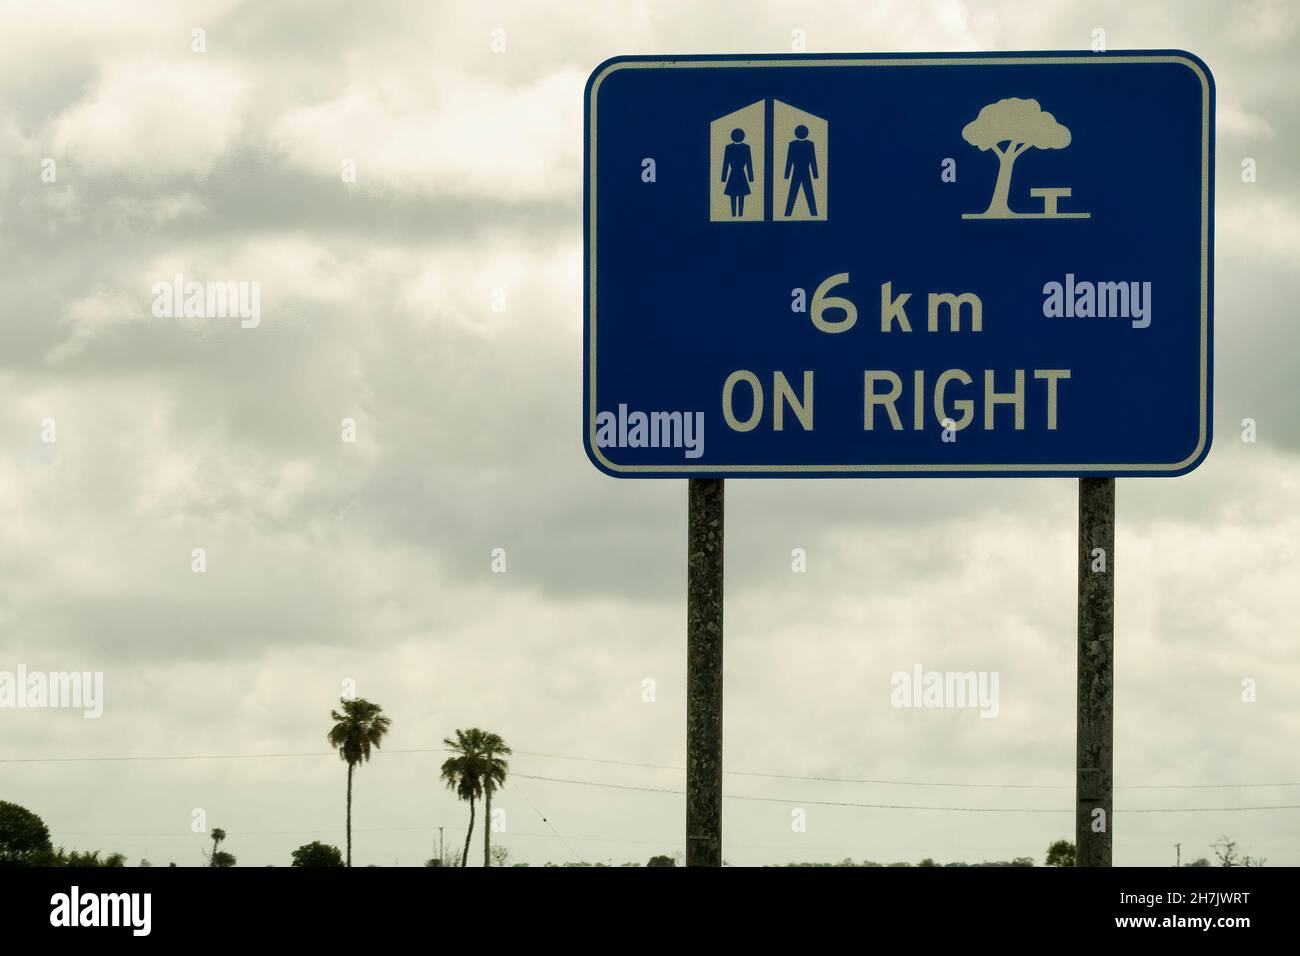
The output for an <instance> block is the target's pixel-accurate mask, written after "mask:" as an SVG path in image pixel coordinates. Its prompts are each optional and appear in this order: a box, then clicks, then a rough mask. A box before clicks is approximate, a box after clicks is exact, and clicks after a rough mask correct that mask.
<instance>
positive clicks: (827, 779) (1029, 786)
mask: <svg viewBox="0 0 1300 956" xmlns="http://www.w3.org/2000/svg"><path fill="white" fill-rule="evenodd" d="M376 752H377V753H380V754H436V753H448V752H449V751H448V749H447V748H445V747H410V748H398V749H390V750H379V751H376ZM514 753H515V754H516V755H517V756H521V757H539V758H544V759H550V760H571V761H576V762H580V763H595V764H605V765H609V766H618V767H637V768H641V769H647V770H671V771H675V772H678V773H684V772H685V770H686V768H685V767H680V766H673V765H670V764H656V763H642V762H637V761H631V760H610V759H606V758H601V757H579V756H573V755H570V754H557V753H547V752H543V751H529V750H515V751H514ZM334 756H336V752H335V751H333V750H308V751H296V752H293V751H284V752H263V753H227V754H126V755H114V756H95V757H0V764H28V763H31V764H40V763H115V762H132V761H164V762H165V761H180V760H256V759H263V758H301V757H334ZM723 773H724V774H726V775H728V776H735V777H764V778H769V779H773V780H804V781H811V782H815V783H851V784H871V785H878V786H891V787H939V788H945V789H947V788H951V789H972V790H1072V789H1074V788H1073V786H1072V785H1069V784H1034V783H946V782H943V781H937V780H889V779H884V778H877V777H832V776H822V775H807V774H792V773H776V772H771V771H759V770H724V771H723ZM1270 787H1300V782H1286V783H1281V782H1279V783H1147V784H1126V785H1117V786H1116V787H1115V789H1116V790H1233V789H1260V788H1270ZM673 792H680V791H673ZM805 802H809V801H805ZM1129 812H1132V811H1129Z"/></svg>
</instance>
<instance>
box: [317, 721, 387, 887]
mask: <svg viewBox="0 0 1300 956" xmlns="http://www.w3.org/2000/svg"><path fill="white" fill-rule="evenodd" d="M339 703H341V704H342V705H343V713H341V714H340V713H339V712H338V711H337V710H331V711H330V719H331V720H333V721H334V726H333V727H331V728H330V732H329V742H330V746H331V747H333V748H334V749H335V750H337V751H338V752H339V759H340V760H345V761H347V765H348V861H347V865H348V866H351V865H352V770H353V768H355V767H356V765H357V764H358V763H362V762H364V761H367V760H369V759H370V748H371V747H375V748H376V749H377V748H378V747H379V746H380V744H381V743H382V741H383V739H384V734H386V733H388V728H389V726H390V725H391V723H392V721H391V720H389V719H388V718H387V717H385V716H384V709H383V708H382V707H380V706H379V705H378V704H372V703H370V701H368V700H363V699H361V698H359V697H358V698H356V699H354V700H347V699H346V698H344V699H341V700H340V701H339Z"/></svg>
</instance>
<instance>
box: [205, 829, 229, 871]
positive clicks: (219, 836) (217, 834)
mask: <svg viewBox="0 0 1300 956" xmlns="http://www.w3.org/2000/svg"><path fill="white" fill-rule="evenodd" d="M225 838H226V831H225V830H223V829H221V827H213V828H212V857H211V859H209V860H208V866H216V865H217V850H218V848H219V847H220V846H221V841H222V840H224V839H225Z"/></svg>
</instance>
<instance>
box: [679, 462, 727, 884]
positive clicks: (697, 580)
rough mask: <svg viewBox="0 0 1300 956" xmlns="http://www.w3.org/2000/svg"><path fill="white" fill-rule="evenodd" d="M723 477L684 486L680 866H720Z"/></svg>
mask: <svg viewBox="0 0 1300 956" xmlns="http://www.w3.org/2000/svg"><path fill="white" fill-rule="evenodd" d="M724 490H725V489H724V488H723V479H721V478H692V479H690V480H689V481H688V482H687V499H688V500H687V523H688V529H687V539H686V540H687V554H686V865H687V866H721V865H722V551H723V494H724Z"/></svg>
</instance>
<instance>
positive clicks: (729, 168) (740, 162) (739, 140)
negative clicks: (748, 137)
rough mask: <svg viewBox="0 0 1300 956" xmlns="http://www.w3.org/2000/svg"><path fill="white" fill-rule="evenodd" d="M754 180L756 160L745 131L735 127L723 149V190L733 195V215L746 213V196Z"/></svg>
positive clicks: (737, 215)
mask: <svg viewBox="0 0 1300 956" xmlns="http://www.w3.org/2000/svg"><path fill="white" fill-rule="evenodd" d="M753 181H754V161H753V157H752V156H751V155H750V152H749V145H748V144H747V143H746V142H745V131H744V130H743V129H733V130H732V131H731V142H730V143H728V144H727V148H726V149H724V150H723V151H722V182H724V183H726V185H725V186H723V187H722V191H723V192H724V193H725V194H726V195H728V196H730V197H731V215H732V216H734V217H737V218H739V217H740V216H743V215H744V214H745V197H746V196H748V195H749V184H750V183H752V182H753Z"/></svg>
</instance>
